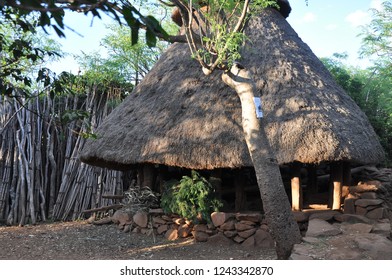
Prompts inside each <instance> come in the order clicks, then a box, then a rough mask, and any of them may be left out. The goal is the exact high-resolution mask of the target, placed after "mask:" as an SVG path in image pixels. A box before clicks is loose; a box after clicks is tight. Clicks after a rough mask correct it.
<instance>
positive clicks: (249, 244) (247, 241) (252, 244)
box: [241, 236, 256, 248]
mask: <svg viewBox="0 0 392 280" xmlns="http://www.w3.org/2000/svg"><path fill="white" fill-rule="evenodd" d="M241 246H243V247H247V248H253V247H255V246H256V241H255V238H254V236H250V237H248V238H247V239H245V240H244V241H243V242H242V244H241Z"/></svg>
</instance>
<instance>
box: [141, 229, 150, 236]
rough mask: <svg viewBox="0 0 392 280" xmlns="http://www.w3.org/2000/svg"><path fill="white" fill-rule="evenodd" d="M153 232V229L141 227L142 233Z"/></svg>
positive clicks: (148, 233)
mask: <svg viewBox="0 0 392 280" xmlns="http://www.w3.org/2000/svg"><path fill="white" fill-rule="evenodd" d="M151 232H152V230H151V229H149V228H141V229H140V233H141V234H145V235H150V234H151Z"/></svg>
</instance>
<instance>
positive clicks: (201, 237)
mask: <svg viewBox="0 0 392 280" xmlns="http://www.w3.org/2000/svg"><path fill="white" fill-rule="evenodd" d="M93 223H94V224H97V225H99V224H105V223H115V224H117V225H118V228H119V229H120V230H123V231H124V232H136V233H142V234H147V235H151V234H155V235H164V236H165V238H166V239H168V240H176V239H178V238H187V237H193V238H194V239H195V241H197V242H207V241H210V242H214V243H223V244H230V243H237V244H241V245H242V246H244V247H258V248H273V247H274V241H273V239H272V237H271V235H270V233H269V230H268V226H267V225H266V224H265V223H264V222H263V216H262V214H261V213H259V212H257V213H225V212H214V213H212V214H211V223H200V224H194V223H193V222H192V221H189V220H187V219H184V218H182V217H180V216H178V215H166V214H164V213H163V211H162V209H153V210H150V212H149V213H146V212H137V213H135V214H131V213H128V212H127V211H126V210H123V209H120V210H117V211H116V212H115V213H114V215H113V216H112V217H108V218H106V219H102V220H99V221H95V222H93Z"/></svg>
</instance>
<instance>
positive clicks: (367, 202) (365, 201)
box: [355, 199, 384, 207]
mask: <svg viewBox="0 0 392 280" xmlns="http://www.w3.org/2000/svg"><path fill="white" fill-rule="evenodd" d="M383 202H384V201H383V200H382V199H358V200H357V201H355V205H356V206H361V207H367V206H372V205H381V204H382V203H383Z"/></svg>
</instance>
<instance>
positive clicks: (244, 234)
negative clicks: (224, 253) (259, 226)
mask: <svg viewBox="0 0 392 280" xmlns="http://www.w3.org/2000/svg"><path fill="white" fill-rule="evenodd" d="M255 232H256V229H255V228H251V229H248V230H244V231H239V232H238V235H239V236H241V237H242V238H244V239H246V238H248V237H250V236H252V235H253V234H254V233H255Z"/></svg>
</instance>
